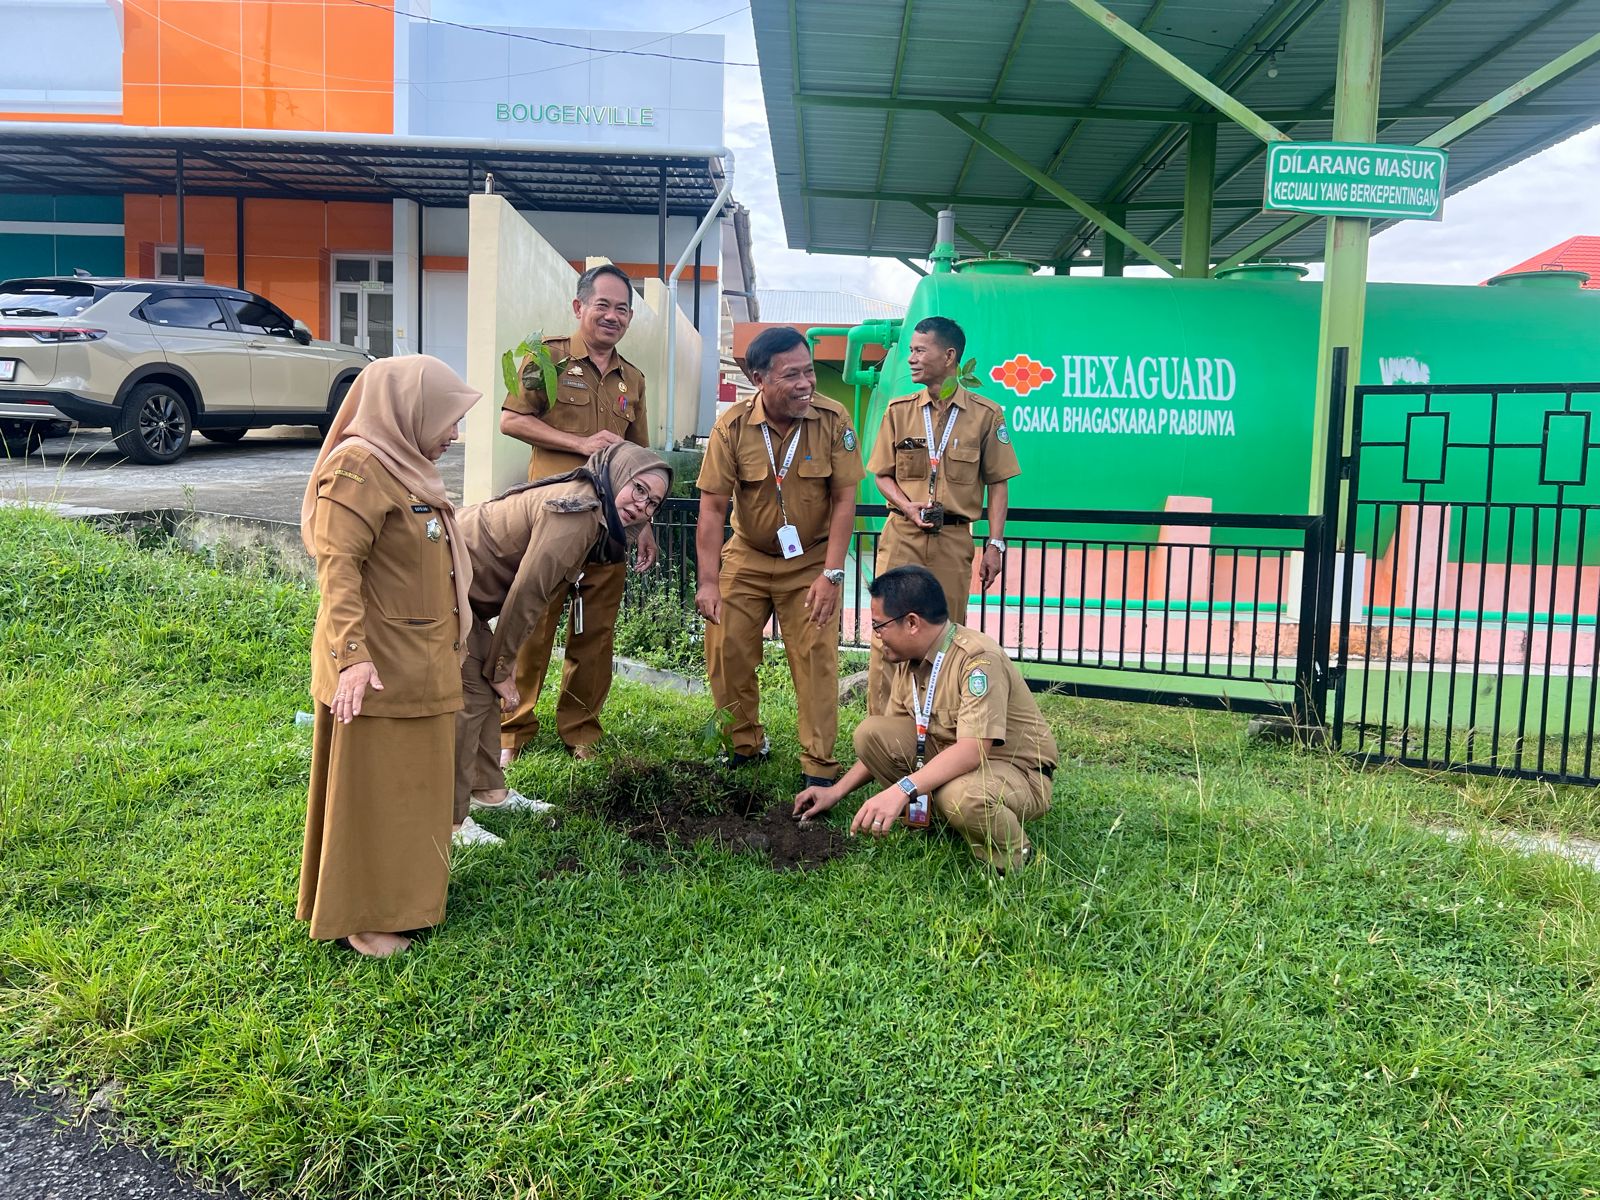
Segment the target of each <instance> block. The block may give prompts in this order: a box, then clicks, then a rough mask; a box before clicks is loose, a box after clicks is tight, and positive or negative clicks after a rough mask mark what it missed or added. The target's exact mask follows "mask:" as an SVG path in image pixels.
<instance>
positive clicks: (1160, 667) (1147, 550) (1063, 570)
mask: <svg viewBox="0 0 1600 1200" xmlns="http://www.w3.org/2000/svg"><path fill="white" fill-rule="evenodd" d="M698 511H699V510H698V502H697V501H695V500H682V499H676V500H669V501H667V502H666V503H665V504H664V505H663V506H662V510H661V512H660V514H659V515H658V516H657V519H656V537H657V541H658V543H659V545H660V547H661V551H662V559H663V564H662V571H663V574H662V575H661V576H660V577H659V578H658V579H656V580H655V581H654V582H650V581H648V580H647V579H644V578H640V577H637V576H636V577H635V578H634V579H633V580H632V581H631V582H630V595H629V599H625V600H624V603H625V604H627V603H629V600H630V599H631V600H633V601H634V602H637V601H638V599H639V598H642V597H643V596H645V595H648V594H649V593H650V592H651V590H652V589H653V590H655V591H656V592H657V593H658V594H659V591H660V590H661V589H663V588H665V589H667V590H668V591H669V592H670V594H671V595H672V596H673V598H674V601H675V602H676V603H677V604H679V605H681V607H682V611H683V612H684V614H685V620H691V621H698V617H695V616H694V615H693V612H694V591H695V583H696V575H695V567H694V536H695V522H696V518H697V515H698ZM856 516H857V528H856V530H855V532H854V534H853V535H852V538H851V545H850V551H849V555H848V559H847V563H846V578H845V587H844V597H843V615H842V640H843V645H844V646H846V647H849V648H856V649H866V648H867V647H868V645H869V643H870V638H871V611H870V598H869V596H868V593H867V585H868V584H869V583H870V582H871V580H872V578H873V562H874V560H875V558H876V557H877V544H878V537H879V531H880V530H881V528H882V524H883V521H884V519H885V517H886V516H887V510H886V509H885V508H884V507H883V506H882V505H860V506H859V507H858V508H857V510H856ZM1321 526H1322V522H1321V519H1320V518H1317V517H1306V516H1261V515H1237V514H1227V513H1205V512H1135V511H1105V510H1080V509H1013V510H1012V511H1011V513H1010V516H1009V519H1008V525H1007V528H1008V535H1007V542H1008V550H1007V554H1006V556H1005V562H1004V567H1003V570H1002V574H1001V575H1000V577H999V578H998V579H996V580H995V581H994V582H993V584H992V585H991V587H989V588H988V589H980V588H979V587H978V582H977V580H976V579H975V580H974V583H973V592H972V594H971V598H970V601H969V607H968V612H967V622H966V623H967V624H968V625H970V626H973V627H974V628H978V629H981V630H983V631H984V632H986V633H988V634H989V635H990V636H991V637H993V638H994V639H995V640H996V641H998V642H999V643H1000V644H1001V645H1002V646H1004V647H1005V648H1006V650H1007V652H1008V653H1009V654H1010V655H1011V656H1012V658H1013V659H1015V660H1016V661H1017V662H1018V663H1019V664H1020V665H1021V666H1022V668H1023V671H1024V674H1026V675H1027V676H1028V679H1029V682H1030V684H1031V685H1032V686H1034V687H1036V688H1039V689H1058V690H1061V691H1064V692H1067V693H1070V694H1075V695H1083V696H1098V697H1103V698H1108V699H1118V700H1134V701H1142V702H1148V703H1162V704H1184V705H1193V706H1196V707H1206V708H1229V709H1234V710H1237V711H1242V712H1252V713H1255V712H1259V713H1290V712H1303V711H1304V709H1305V707H1306V705H1307V704H1308V702H1309V697H1310V696H1311V694H1312V692H1313V690H1314V689H1313V687H1312V686H1311V684H1312V680H1313V679H1314V678H1315V675H1316V665H1315V663H1314V661H1313V639H1312V638H1311V637H1310V636H1303V635H1302V631H1310V630H1311V629H1312V628H1313V624H1314V622H1313V613H1312V610H1313V608H1314V605H1315V602H1316V596H1317V589H1316V588H1315V587H1314V586H1312V587H1304V586H1302V579H1304V578H1309V579H1312V580H1315V579H1316V577H1317V574H1318V569H1319V568H1318V564H1319V562H1320V555H1321V549H1322V541H1323V539H1322V535H1321ZM1016 531H1020V532H1016ZM726 533H727V531H726V530H725V531H724V534H725V535H726ZM946 536H970V534H969V533H967V532H966V531H961V532H957V531H956V530H954V529H952V530H947V532H946ZM776 632H777V631H776V630H769V633H771V634H772V635H774V636H776Z"/></svg>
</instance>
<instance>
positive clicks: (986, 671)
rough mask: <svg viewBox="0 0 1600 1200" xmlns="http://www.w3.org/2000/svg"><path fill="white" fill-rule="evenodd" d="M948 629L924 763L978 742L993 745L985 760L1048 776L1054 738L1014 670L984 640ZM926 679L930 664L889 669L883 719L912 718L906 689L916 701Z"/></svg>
mask: <svg viewBox="0 0 1600 1200" xmlns="http://www.w3.org/2000/svg"><path fill="white" fill-rule="evenodd" d="M954 629H955V636H954V638H953V639H952V640H951V643H950V649H949V651H948V652H947V653H946V654H945V656H944V665H943V666H941V667H940V668H939V684H938V686H937V687H936V688H935V689H934V694H933V714H932V716H931V718H930V719H929V721H928V754H927V757H928V758H930V759H931V758H932V757H933V756H934V755H935V754H938V753H940V752H941V751H944V750H948V749H949V748H950V747H951V746H952V745H954V744H955V741H956V739H957V738H980V739H982V740H984V741H985V743H988V742H990V741H993V742H995V743H997V744H995V745H990V746H987V749H986V750H985V753H986V754H987V756H988V757H989V758H991V759H998V760H999V761H1001V762H1009V763H1011V764H1013V765H1014V766H1018V767H1021V768H1023V769H1024V770H1033V771H1038V770H1043V769H1045V768H1047V767H1048V768H1050V769H1051V770H1054V769H1055V766H1056V764H1057V763H1058V762H1059V761H1060V751H1058V750H1057V749H1056V739H1055V735H1054V734H1052V733H1051V732H1050V726H1048V725H1047V724H1045V720H1044V717H1043V715H1042V714H1041V713H1040V712H1039V704H1038V701H1036V700H1035V699H1034V698H1033V693H1032V692H1030V691H1029V690H1028V683H1027V681H1026V680H1025V679H1023V678H1022V672H1021V671H1019V670H1017V664H1016V663H1014V662H1012V661H1011V659H1010V657H1009V656H1008V655H1007V654H1006V652H1005V651H1004V650H1002V649H1001V648H1000V646H999V644H998V643H997V642H996V641H995V640H994V639H993V638H991V637H989V636H988V635H987V634H982V633H979V632H978V631H977V630H976V629H968V628H967V627H966V626H965V625H956V626H954ZM937 652H938V646H937V645H936V646H935V647H934V653H937ZM932 673H933V662H932V660H931V659H922V660H919V661H917V662H915V663H895V664H893V666H892V668H891V672H890V678H889V707H888V710H887V712H888V715H890V716H907V715H909V716H912V717H915V715H916V709H915V708H914V707H913V704H914V701H913V698H912V691H911V685H912V683H913V681H915V683H916V695H917V696H918V697H921V696H922V695H923V693H924V691H925V689H926V688H927V686H928V676H929V675H931V674H932Z"/></svg>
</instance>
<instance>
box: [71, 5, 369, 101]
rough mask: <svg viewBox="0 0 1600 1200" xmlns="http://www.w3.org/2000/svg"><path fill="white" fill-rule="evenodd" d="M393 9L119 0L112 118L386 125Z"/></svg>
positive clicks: (361, 6) (354, 6)
mask: <svg viewBox="0 0 1600 1200" xmlns="http://www.w3.org/2000/svg"><path fill="white" fill-rule="evenodd" d="M394 20H395V17H394V11H393V3H392V0H372V2H371V3H363V4H355V3H352V2H351V0H126V3H125V4H124V8H123V51H122V79H123V115H122V120H123V122H124V123H125V124H129V125H166V126H173V125H198V126H202V127H216V128H227V129H237V128H239V127H241V126H243V127H244V128H251V129H282V130H294V131H298V130H332V131H337V132H347V133H392V132H393V131H394ZM91 119H94V118H91ZM97 119H101V120H103V119H104V118H103V117H102V118H97Z"/></svg>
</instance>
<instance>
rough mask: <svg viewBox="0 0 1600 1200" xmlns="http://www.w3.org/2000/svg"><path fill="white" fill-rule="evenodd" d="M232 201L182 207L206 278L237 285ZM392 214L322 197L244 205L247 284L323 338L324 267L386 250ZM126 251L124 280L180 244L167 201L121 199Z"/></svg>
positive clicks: (385, 208)
mask: <svg viewBox="0 0 1600 1200" xmlns="http://www.w3.org/2000/svg"><path fill="white" fill-rule="evenodd" d="M233 205H234V202H233V200H232V199H231V198H229V197H226V196H191V197H189V198H188V200H187V201H186V202H185V204H184V241H185V242H187V243H188V245H189V248H190V249H191V250H196V249H197V250H203V251H204V252H205V256H206V271H205V277H206V281H207V282H209V283H218V284H223V285H225V286H228V287H232V286H234V285H235V284H236V283H237V282H238V260H237V258H236V257H235V254H236V248H237V247H236V243H235V240H234V231H235V224H234V222H235V217H234V206H233ZM392 213H393V210H392V209H391V208H390V206H389V205H387V204H359V203H347V202H334V203H324V202H322V201H320V200H250V201H247V202H246V203H245V208H244V219H245V233H244V244H245V286H246V287H247V288H249V289H250V290H251V291H253V292H259V293H260V294H261V295H263V296H265V297H266V298H267V299H269V300H271V301H272V302H273V303H274V304H277V305H278V306H279V307H281V308H282V309H283V310H284V311H285V312H287V313H288V314H289V315H290V316H292V317H297V318H299V319H300V320H302V321H304V322H305V323H306V324H307V325H309V326H310V327H311V329H312V330H313V331H314V332H315V333H316V334H317V336H318V337H324V338H325V337H327V336H328V324H329V313H328V268H329V259H330V257H331V255H334V254H383V255H387V254H389V253H390V252H391V250H392V247H393V239H394V225H393V215H392ZM123 227H124V229H125V231H126V232H125V237H124V245H125V247H126V251H125V254H124V258H125V262H126V270H127V272H128V273H129V274H130V275H133V276H136V277H138V276H142V277H145V278H148V277H149V276H150V275H151V274H153V273H154V271H155V249H156V247H158V246H175V245H177V241H178V209H177V201H176V199H175V198H173V197H171V196H125V197H124V198H123Z"/></svg>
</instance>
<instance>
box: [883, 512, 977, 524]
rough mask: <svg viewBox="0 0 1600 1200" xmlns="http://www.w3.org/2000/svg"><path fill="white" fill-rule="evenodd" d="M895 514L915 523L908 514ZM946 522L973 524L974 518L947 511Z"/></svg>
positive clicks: (903, 519) (908, 522)
mask: <svg viewBox="0 0 1600 1200" xmlns="http://www.w3.org/2000/svg"><path fill="white" fill-rule="evenodd" d="M895 515H896V516H897V517H899V518H900V519H901V520H902V521H905V522H906V523H907V524H913V522H912V521H911V518H910V517H908V516H906V515H905V513H896V514H895ZM944 523H945V524H946V525H971V524H972V518H971V517H958V516H956V514H955V513H945V515H944Z"/></svg>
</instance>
